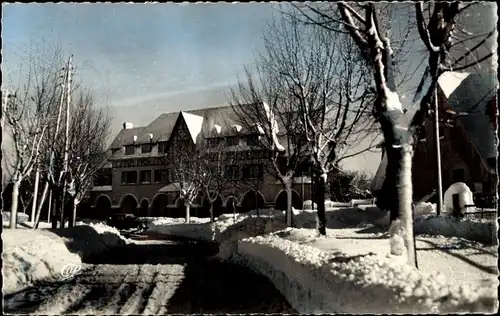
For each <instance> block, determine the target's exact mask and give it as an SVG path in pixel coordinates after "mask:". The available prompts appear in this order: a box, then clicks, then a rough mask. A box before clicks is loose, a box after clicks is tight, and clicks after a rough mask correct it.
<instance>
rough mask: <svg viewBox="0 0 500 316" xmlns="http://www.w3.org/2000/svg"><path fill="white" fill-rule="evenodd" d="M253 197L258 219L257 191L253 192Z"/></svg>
mask: <svg viewBox="0 0 500 316" xmlns="http://www.w3.org/2000/svg"><path fill="white" fill-rule="evenodd" d="M254 197H255V212H256V213H257V217H260V212H259V200H258V198H257V190H255V191H254Z"/></svg>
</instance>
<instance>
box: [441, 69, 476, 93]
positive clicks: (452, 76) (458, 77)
mask: <svg viewBox="0 0 500 316" xmlns="http://www.w3.org/2000/svg"><path fill="white" fill-rule="evenodd" d="M469 75H470V73H468V72H454V71H447V72H445V73H443V74H442V75H441V76H439V78H438V84H439V86H440V87H441V90H443V92H444V94H445V96H446V98H449V97H450V95H451V94H452V93H453V91H455V90H456V89H457V88H458V86H460V84H461V83H462V81H463V80H464V79H465V78H467V77H468V76H469Z"/></svg>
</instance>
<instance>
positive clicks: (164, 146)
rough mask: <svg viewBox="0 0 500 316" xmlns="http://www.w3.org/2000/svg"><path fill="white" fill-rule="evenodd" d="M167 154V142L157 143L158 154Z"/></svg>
mask: <svg viewBox="0 0 500 316" xmlns="http://www.w3.org/2000/svg"><path fill="white" fill-rule="evenodd" d="M166 152H167V142H159V143H158V153H159V154H164V153H166Z"/></svg>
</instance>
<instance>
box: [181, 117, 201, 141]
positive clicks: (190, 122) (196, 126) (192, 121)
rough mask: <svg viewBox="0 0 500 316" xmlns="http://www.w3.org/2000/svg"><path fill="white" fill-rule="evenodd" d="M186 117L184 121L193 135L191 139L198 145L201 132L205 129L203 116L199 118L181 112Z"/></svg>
mask: <svg viewBox="0 0 500 316" xmlns="http://www.w3.org/2000/svg"><path fill="white" fill-rule="evenodd" d="M181 113H182V116H183V117H184V121H185V122H186V125H187V127H188V130H189V133H190V134H191V138H192V139H193V142H194V143H195V144H196V139H197V138H198V135H199V134H200V132H201V129H202V127H203V116H198V115H195V114H191V113H187V112H181Z"/></svg>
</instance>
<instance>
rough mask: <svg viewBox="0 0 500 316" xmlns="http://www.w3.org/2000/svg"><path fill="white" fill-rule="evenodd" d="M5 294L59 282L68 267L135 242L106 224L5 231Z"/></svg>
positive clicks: (3, 272) (3, 255)
mask: <svg viewBox="0 0 500 316" xmlns="http://www.w3.org/2000/svg"><path fill="white" fill-rule="evenodd" d="M2 240H3V253H2V259H3V266H2V274H3V280H4V283H3V291H4V294H9V293H13V292H16V291H19V290H21V289H23V288H25V287H27V286H29V285H31V284H32V283H33V282H36V281H40V280H57V279H58V278H61V271H62V269H63V268H64V267H65V266H66V265H69V264H77V265H78V264H79V265H81V264H82V259H85V258H86V257H88V256H93V255H97V254H99V253H101V252H103V251H106V250H107V249H109V247H113V246H116V245H119V244H125V243H130V242H132V241H130V240H128V239H125V238H123V237H122V236H121V235H120V234H119V232H118V231H117V230H116V229H114V228H112V227H109V226H106V225H103V224H89V225H84V224H82V225H79V226H76V227H73V228H64V229H56V230H48V229H36V230H32V229H15V230H12V229H5V228H4V229H3V231H2Z"/></svg>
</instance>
